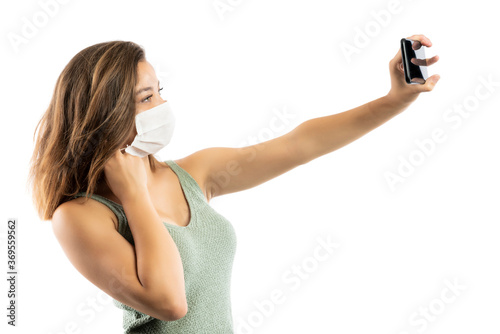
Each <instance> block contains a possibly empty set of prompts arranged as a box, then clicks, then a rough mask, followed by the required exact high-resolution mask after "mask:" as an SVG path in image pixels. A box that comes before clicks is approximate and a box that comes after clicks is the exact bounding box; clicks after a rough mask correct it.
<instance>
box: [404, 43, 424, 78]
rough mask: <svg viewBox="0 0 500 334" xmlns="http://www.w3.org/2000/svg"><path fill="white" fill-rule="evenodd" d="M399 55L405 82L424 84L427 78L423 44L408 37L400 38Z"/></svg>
mask: <svg viewBox="0 0 500 334" xmlns="http://www.w3.org/2000/svg"><path fill="white" fill-rule="evenodd" d="M401 55H402V58H403V69H404V75H405V80H406V83H407V84H424V83H425V81H426V80H427V78H428V74H427V61H426V59H425V50H424V48H423V45H422V44H421V43H420V42H419V41H417V40H412V39H408V38H402V39H401Z"/></svg>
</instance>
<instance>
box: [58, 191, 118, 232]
mask: <svg viewBox="0 0 500 334" xmlns="http://www.w3.org/2000/svg"><path fill="white" fill-rule="evenodd" d="M73 221H78V222H81V223H83V224H96V223H98V224H100V225H101V226H102V224H106V223H108V224H110V225H111V226H113V228H114V229H116V230H117V231H118V220H117V218H116V215H115V214H114V213H113V211H111V209H110V208H108V207H107V206H106V205H105V204H103V203H101V202H99V201H97V200H95V199H93V198H86V197H76V198H73V199H70V200H68V201H66V202H64V203H62V204H60V205H59V206H58V207H57V208H56V210H55V211H54V214H53V216H52V224H53V225H54V223H57V224H65V223H68V222H73ZM102 227H104V226H102Z"/></svg>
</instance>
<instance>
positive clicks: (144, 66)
mask: <svg viewBox="0 0 500 334" xmlns="http://www.w3.org/2000/svg"><path fill="white" fill-rule="evenodd" d="M157 81H158V78H157V77H156V73H155V70H154V68H153V66H152V65H151V64H150V63H149V62H148V61H146V60H143V61H140V62H139V63H137V86H141V85H143V84H147V83H151V82H157Z"/></svg>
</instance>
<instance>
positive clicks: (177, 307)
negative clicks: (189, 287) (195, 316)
mask: <svg viewBox="0 0 500 334" xmlns="http://www.w3.org/2000/svg"><path fill="white" fill-rule="evenodd" d="M187 311H188V306H187V302H186V300H183V301H182V302H179V303H176V304H174V305H168V306H165V307H163V308H162V309H161V312H160V318H159V319H160V320H163V321H174V320H179V319H181V318H184V316H185V315H186V314H187Z"/></svg>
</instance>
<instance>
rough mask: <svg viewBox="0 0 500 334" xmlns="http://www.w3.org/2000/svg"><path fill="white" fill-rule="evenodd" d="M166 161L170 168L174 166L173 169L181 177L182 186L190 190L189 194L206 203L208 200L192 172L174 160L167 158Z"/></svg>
mask: <svg viewBox="0 0 500 334" xmlns="http://www.w3.org/2000/svg"><path fill="white" fill-rule="evenodd" d="M165 163H167V164H168V165H169V166H170V168H172V170H173V171H174V172H175V174H176V175H177V177H178V179H179V182H180V183H181V186H182V188H183V189H184V190H185V191H188V192H189V194H190V195H191V196H193V197H194V198H196V199H199V200H202V201H203V202H205V203H206V202H207V199H206V197H205V194H204V193H203V190H202V189H201V188H200V185H199V184H198V182H196V180H195V179H194V178H193V177H192V176H191V174H189V173H188V172H187V171H186V170H185V169H184V168H182V167H181V166H179V165H178V164H177V163H176V162H175V161H174V160H165Z"/></svg>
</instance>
